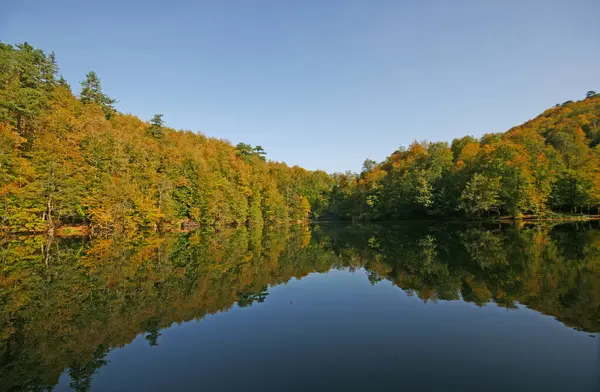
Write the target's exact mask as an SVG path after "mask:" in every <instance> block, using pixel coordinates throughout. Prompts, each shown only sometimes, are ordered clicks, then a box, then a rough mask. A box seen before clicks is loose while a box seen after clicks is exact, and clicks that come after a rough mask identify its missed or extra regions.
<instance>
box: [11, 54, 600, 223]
mask: <svg viewBox="0 0 600 392" xmlns="http://www.w3.org/2000/svg"><path fill="white" fill-rule="evenodd" d="M115 103H116V100H115V98H113V97H110V96H109V95H108V94H107V93H106V92H104V91H103V89H102V83H101V80H100V77H99V75H97V74H96V73H95V72H93V71H90V72H88V73H87V74H86V75H85V79H84V80H83V81H82V82H81V92H80V93H79V95H78V96H77V95H76V94H74V93H73V91H72V90H71V87H70V86H69V84H68V83H67V81H65V80H64V78H63V77H62V76H61V75H60V73H59V68H58V65H57V63H56V59H55V55H54V53H50V54H47V53H45V52H43V51H42V50H40V49H36V48H34V47H32V46H31V45H29V44H27V43H23V44H18V45H15V46H13V45H8V44H4V43H0V227H2V228H3V230H7V231H47V230H52V229H53V228H54V227H55V226H59V225H75V224H82V225H88V226H89V227H90V228H91V229H92V230H93V231H98V232H108V233H110V232H122V231H129V230H138V229H150V230H161V229H168V228H173V227H178V226H179V225H180V224H181V223H182V222H186V221H191V222H195V223H198V224H201V225H208V226H215V227H224V226H238V225H264V224H265V223H267V224H269V223H277V222H289V221H303V220H307V219H319V218H326V219H353V220H393V219H403V218H412V217H435V216H439V217H442V216H450V215H459V216H460V215H464V216H473V217H480V216H484V215H492V216H493V215H498V216H499V215H502V214H504V215H510V216H514V217H522V216H524V215H527V214H533V215H544V214H552V213H556V212H574V213H582V212H586V213H587V212H594V211H596V212H598V209H599V208H600V207H599V206H600V95H599V94H597V93H595V92H594V91H589V92H588V93H587V94H585V98H584V99H583V100H581V101H577V102H572V101H567V102H565V103H563V104H559V105H557V106H556V107H554V108H551V109H549V110H547V111H545V112H544V113H542V114H541V115H540V116H538V117H536V118H534V119H533V120H530V121H528V122H526V123H525V124H523V125H520V126H517V127H515V128H512V129H510V130H509V131H508V132H505V133H500V134H485V135H484V136H483V137H481V138H479V139H477V138H474V137H472V136H466V137H463V138H458V139H455V140H454V141H453V142H452V143H451V144H449V143H446V142H414V143H413V144H411V145H410V146H409V147H408V148H399V149H398V150H396V151H394V152H393V153H392V154H391V155H390V156H389V157H388V158H386V159H385V160H384V161H383V162H379V163H377V162H374V161H371V160H366V161H365V165H364V169H363V171H362V172H361V173H351V172H347V173H335V174H332V175H329V174H327V173H325V172H324V171H309V170H305V169H303V168H301V167H298V166H294V167H290V166H288V165H286V164H285V163H279V162H273V161H270V160H268V159H267V158H266V152H265V150H264V149H263V147H261V146H252V145H250V144H246V143H239V144H237V145H236V146H234V145H232V144H231V143H229V142H227V141H224V140H219V139H215V138H210V137H207V136H205V135H203V134H201V133H198V132H192V131H185V130H175V129H171V128H169V127H168V126H167V125H166V124H165V121H164V119H163V116H162V114H160V113H157V114H156V115H155V116H154V117H153V118H152V119H151V121H149V122H148V121H143V120H141V119H139V118H138V117H135V116H133V115H130V114H124V113H120V112H119V111H118V110H117V109H116V107H115Z"/></svg>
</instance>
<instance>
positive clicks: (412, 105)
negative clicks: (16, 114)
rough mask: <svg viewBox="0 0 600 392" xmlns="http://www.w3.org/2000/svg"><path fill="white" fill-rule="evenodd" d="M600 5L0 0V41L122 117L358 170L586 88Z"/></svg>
mask: <svg viewBox="0 0 600 392" xmlns="http://www.w3.org/2000/svg"><path fill="white" fill-rule="evenodd" d="M599 15H600V1H598V0H569V1H566V0H561V1H554V0H527V1H523V0H504V1H479V0H472V1H446V0H440V1H435V0H431V1H401V0H390V1H387V0H361V1H354V0H303V1H300V0H268V1H267V0H213V1H169V2H165V1H163V2H153V1H137V2H133V1H120V2H117V1H95V2H92V1H58V0H55V1H42V0H40V1H27V0H8V1H3V2H2V4H0V40H2V41H3V42H7V43H12V44H14V43H19V42H23V41H28V42H29V43H30V44H32V45H34V46H35V47H39V48H42V49H44V50H47V51H51V50H54V51H55V52H56V55H57V58H58V62H59V65H60V67H61V72H62V73H63V75H64V77H65V78H66V79H67V81H68V82H69V83H71V85H72V86H73V88H74V90H75V91H77V92H78V91H79V81H81V80H82V79H83V78H84V75H85V73H86V72H87V71H89V70H94V71H96V72H97V73H98V75H99V76H100V78H101V80H102V83H103V87H104V90H105V92H106V93H107V94H108V95H110V96H112V97H114V98H116V99H117V100H118V101H119V103H118V104H117V108H118V109H119V110H120V111H123V112H128V113H133V114H136V115H138V116H140V117H142V118H144V119H146V120H149V119H150V118H151V117H152V115H153V114H154V113H157V112H160V113H163V114H164V119H165V121H166V122H167V124H168V125H169V126H171V127H175V128H181V129H191V130H194V131H200V132H202V133H204V134H206V135H208V136H214V137H218V138H224V139H228V140H230V141H231V142H233V143H237V142H239V141H244V142H247V143H250V144H252V145H262V146H263V147H264V148H265V149H266V150H267V153H268V157H269V158H270V159H275V160H279V161H285V162H287V163H288V164H290V165H295V164H296V165H301V166H303V167H306V168H308V169H324V170H326V171H328V172H334V171H344V170H353V171H358V170H360V167H361V165H362V162H363V161H364V159H365V158H371V159H374V160H376V161H381V160H383V159H384V158H385V157H386V156H387V155H389V154H390V153H391V152H393V150H395V149H396V148H397V147H398V146H401V145H408V144H410V143H411V142H412V141H413V140H415V139H416V140H425V139H426V140H434V141H437V140H443V141H451V140H452V139H453V138H454V137H459V136H464V135H466V134H472V135H475V136H480V135H482V134H483V133H486V132H501V131H505V130H507V129H508V128H510V127H511V126H513V125H517V124H519V123H522V122H523V121H526V120H528V119H530V118H532V117H535V116H536V115H537V114H539V113H540V112H541V111H543V110H544V109H546V108H548V107H550V106H553V105H554V104H556V103H562V102H564V101H566V100H571V99H573V100H575V99H581V98H583V97H584V95H585V93H586V92H587V91H588V90H592V89H593V90H596V91H598V90H600V23H598V16H599Z"/></svg>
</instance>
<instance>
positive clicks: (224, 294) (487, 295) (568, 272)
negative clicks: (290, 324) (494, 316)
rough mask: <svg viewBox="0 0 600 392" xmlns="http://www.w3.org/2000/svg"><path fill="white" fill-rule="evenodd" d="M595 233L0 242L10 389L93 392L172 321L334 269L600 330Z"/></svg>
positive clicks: (0, 362) (2, 370) (511, 228)
mask: <svg viewBox="0 0 600 392" xmlns="http://www.w3.org/2000/svg"><path fill="white" fill-rule="evenodd" d="M597 226H598V225H597V223H596V222H583V223H581V222H580V223H577V224H570V225H559V226H554V227H552V226H550V225H519V224H516V225H498V224H494V225H480V224H477V225H473V224H471V225H456V224H453V225H444V224H440V223H439V222H438V223H436V224H432V225H428V224H425V223H418V222H411V224H409V225H406V224H405V225H398V226H392V227H390V226H385V227H384V226H372V225H369V226H362V225H348V226H342V227H338V226H333V225H329V226H313V227H312V228H310V227H309V226H307V225H294V226H291V225H279V226H278V227H276V228H273V229H272V230H269V227H268V226H264V227H263V228H262V230H259V229H258V228H256V227H253V228H247V227H245V226H240V227H237V228H224V229H223V230H220V231H217V232H212V233H203V232H200V231H194V232H190V233H172V234H168V235H167V236H159V235H157V234H154V233H147V232H146V233H142V234H140V235H138V236H136V237H133V238H128V239H123V238H118V237H112V236H111V237H107V238H95V239H93V240H92V241H86V240H83V239H81V238H73V239H71V238H69V239H56V238H54V239H51V237H48V236H44V235H38V236H29V237H12V238H10V237H4V238H2V239H0V259H2V260H3V261H4V263H2V264H1V265H0V268H1V269H0V301H1V303H2V304H3V306H1V307H0V390H3V391H21V390H28V391H41V390H50V389H52V387H53V386H54V385H55V384H56V383H57V381H58V379H59V376H60V374H61V373H62V372H63V371H65V370H66V371H67V375H68V377H69V379H70V385H71V387H72V388H73V389H74V390H76V391H86V390H89V387H90V385H91V383H92V377H93V373H94V372H95V371H96V370H97V369H98V368H100V367H102V366H105V365H107V363H108V362H107V360H105V356H106V354H107V353H108V352H109V351H110V350H111V349H113V348H116V347H122V346H123V345H125V344H128V343H130V342H131V341H132V340H133V339H134V338H136V336H138V335H139V334H143V336H144V338H145V339H146V340H147V344H148V345H150V346H155V345H160V344H161V339H162V338H161V329H163V328H167V327H169V326H171V325H172V323H174V322H183V321H188V320H193V319H201V318H203V317H205V316H206V315H209V314H212V313H215V312H218V311H224V310H227V309H229V308H230V307H231V306H234V304H236V303H237V306H242V307H244V306H261V305H260V303H261V302H263V301H267V302H268V301H269V286H270V285H276V284H280V283H284V282H287V281H288V280H289V279H291V278H292V277H296V278H302V277H304V276H306V275H307V274H309V273H311V272H326V271H328V270H329V269H331V268H339V269H346V270H356V269H358V268H364V269H365V272H366V274H367V276H365V279H369V280H370V281H371V282H372V283H373V284H376V283H377V282H378V281H380V280H382V279H385V280H389V281H391V282H393V284H394V285H396V286H397V287H399V288H401V289H403V290H405V291H406V292H407V293H409V294H410V295H412V296H414V298H415V300H417V298H418V300H420V301H423V302H429V301H434V302H435V301H437V300H463V301H467V302H471V303H473V304H476V305H477V306H483V305H485V304H488V303H490V302H492V303H495V304H497V305H498V306H501V307H506V308H507V309H510V308H514V307H515V306H517V304H521V305H526V306H527V307H529V308H530V309H533V310H536V311H537V312H541V313H544V314H548V315H551V316H554V317H555V318H557V319H558V320H560V321H561V322H562V323H564V324H566V325H567V326H570V327H573V328H576V329H579V330H583V331H587V332H600V230H594V229H593V228H594V227H596V228H597ZM590 228H591V230H590ZM398 311H401V309H399V310H398ZM292 338H293V337H292ZM67 369H68V370H67Z"/></svg>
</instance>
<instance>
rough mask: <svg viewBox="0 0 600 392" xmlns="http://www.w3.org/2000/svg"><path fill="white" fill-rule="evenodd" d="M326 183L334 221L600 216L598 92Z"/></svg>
mask: <svg viewBox="0 0 600 392" xmlns="http://www.w3.org/2000/svg"><path fill="white" fill-rule="evenodd" d="M333 179H334V181H335V184H334V186H333V188H332V191H331V196H330V202H329V203H328V204H329V209H328V210H326V211H324V212H323V214H322V216H324V217H334V218H337V219H355V220H381V219H383V220H390V219H392V220H393V219H403V218H411V217H428V216H451V215H457V214H460V213H466V214H468V215H481V214H483V213H486V212H490V211H491V212H495V213H498V214H505V215H509V216H514V217H521V216H524V215H528V214H533V215H544V214H550V213H551V212H552V211H555V212H561V211H562V212H569V211H570V212H574V213H582V212H586V213H587V212H589V213H598V214H600V95H598V94H596V93H595V92H593V91H590V92H588V93H587V95H586V98H585V99H584V100H582V101H577V102H572V101H569V102H566V103H565V104H563V105H558V106H557V107H555V108H552V109H549V110H547V111H545V112H544V113H542V114H541V115H540V116H538V117H536V118H534V119H533V120H530V121H528V122H526V123H525V124H523V125H520V126H518V127H514V128H512V129H510V130H509V131H508V132H505V133H501V134H486V135H484V136H483V137H481V138H480V139H479V140H478V139H476V138H474V137H472V136H466V137H463V138H457V139H454V140H453V141H452V144H451V145H450V146H448V145H447V144H446V143H430V142H414V143H413V144H411V145H410V146H409V147H408V148H399V149H398V150H397V151H395V152H394V153H393V154H392V155H390V156H389V157H388V158H387V159H386V160H385V161H383V162H381V163H379V164H375V163H374V162H373V161H370V160H367V161H366V163H365V165H364V169H363V171H362V172H361V173H360V174H353V173H345V174H336V175H334V176H333Z"/></svg>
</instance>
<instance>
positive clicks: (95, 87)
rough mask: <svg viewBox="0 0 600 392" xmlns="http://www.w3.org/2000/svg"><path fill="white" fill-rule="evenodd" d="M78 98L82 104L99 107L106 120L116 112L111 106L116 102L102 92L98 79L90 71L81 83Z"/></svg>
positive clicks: (94, 73)
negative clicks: (92, 104) (91, 104)
mask: <svg viewBox="0 0 600 392" xmlns="http://www.w3.org/2000/svg"><path fill="white" fill-rule="evenodd" d="M79 97H80V99H81V102H83V103H87V104H89V103H95V104H97V105H99V106H100V107H101V108H102V111H103V112H104V116H105V117H106V119H107V120H108V119H110V118H111V117H112V115H113V114H114V113H115V112H116V109H115V108H114V106H113V105H114V104H115V103H116V102H117V101H116V100H114V99H112V98H110V97H109V96H108V95H106V94H104V93H103V92H102V85H101V84H100V78H99V77H98V75H97V74H96V72H94V71H90V72H88V73H87V74H86V75H85V80H84V81H83V82H81V93H80V94H79Z"/></svg>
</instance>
